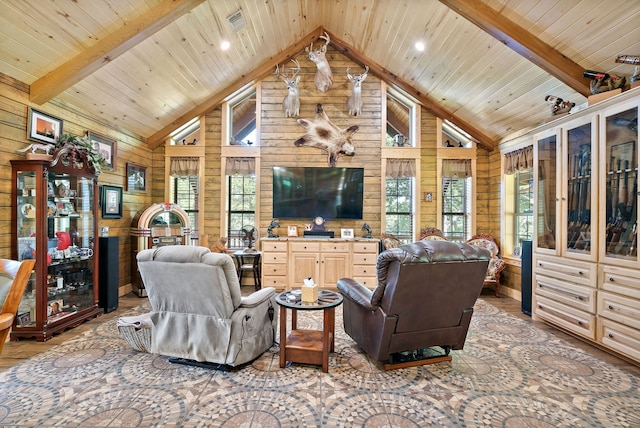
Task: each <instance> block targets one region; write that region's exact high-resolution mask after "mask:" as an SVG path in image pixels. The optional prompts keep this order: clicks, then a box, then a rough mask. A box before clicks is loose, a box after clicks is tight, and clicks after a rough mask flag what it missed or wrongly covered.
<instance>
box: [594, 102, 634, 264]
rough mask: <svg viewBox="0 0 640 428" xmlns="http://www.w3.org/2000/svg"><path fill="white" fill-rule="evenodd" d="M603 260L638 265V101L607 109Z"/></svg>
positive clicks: (603, 141)
mask: <svg viewBox="0 0 640 428" xmlns="http://www.w3.org/2000/svg"><path fill="white" fill-rule="evenodd" d="M601 134H602V135H601V144H602V153H603V156H604V162H603V166H604V171H603V173H602V180H603V181H604V183H602V184H601V186H602V187H601V188H602V189H604V192H603V193H602V194H601V207H602V208H601V209H602V210H603V211H604V212H603V214H602V215H603V218H602V220H601V222H600V225H601V230H602V231H603V234H602V240H603V243H602V245H601V247H600V260H601V261H603V262H605V263H608V264H614V265H619V266H626V267H632V268H637V267H638V250H637V229H638V101H637V100H634V101H631V102H627V103H624V104H621V105H618V106H616V107H614V108H611V109H608V110H605V111H603V113H602V125H601Z"/></svg>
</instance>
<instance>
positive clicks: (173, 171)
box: [169, 157, 200, 177]
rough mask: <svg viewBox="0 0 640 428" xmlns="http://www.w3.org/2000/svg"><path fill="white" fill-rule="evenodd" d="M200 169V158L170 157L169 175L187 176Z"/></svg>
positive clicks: (194, 173)
mask: <svg viewBox="0 0 640 428" xmlns="http://www.w3.org/2000/svg"><path fill="white" fill-rule="evenodd" d="M199 171H200V158H197V157H172V158H171V161H170V164H169V175H171V176H173V177H188V176H192V175H198V173H199Z"/></svg>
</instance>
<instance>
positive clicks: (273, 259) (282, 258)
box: [262, 253, 287, 265]
mask: <svg viewBox="0 0 640 428" xmlns="http://www.w3.org/2000/svg"><path fill="white" fill-rule="evenodd" d="M268 263H281V264H283V265H286V264H287V253H262V264H268Z"/></svg>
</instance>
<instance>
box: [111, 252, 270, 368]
mask: <svg viewBox="0 0 640 428" xmlns="http://www.w3.org/2000/svg"><path fill="white" fill-rule="evenodd" d="M137 260H138V269H139V270H140V275H141V277H142V281H143V282H144V286H145V289H146V290H147V294H148V296H149V302H150V303H151V308H152V311H151V312H150V313H149V314H146V315H145V316H142V317H123V318H121V319H120V320H119V322H118V327H119V329H125V328H126V327H133V328H137V330H136V331H137V332H138V333H139V334H140V335H144V334H145V333H146V334H148V335H149V336H150V343H148V345H146V346H144V347H143V348H147V347H148V350H149V351H150V352H151V353H155V354H161V355H166V356H169V357H174V359H173V360H171V361H173V362H186V363H189V362H190V361H195V362H207V363H214V364H219V365H223V366H230V367H235V366H238V365H241V364H244V363H247V362H249V361H252V360H254V359H255V358H257V357H259V356H260V355H261V354H262V353H263V352H265V351H266V350H267V349H269V347H271V345H273V343H274V332H275V328H276V324H277V311H275V310H274V309H275V289H274V288H273V287H265V288H263V289H261V290H259V291H256V292H254V293H252V294H251V295H249V296H242V295H241V292H240V283H239V282H238V275H237V271H236V268H235V264H234V262H233V259H232V258H231V257H230V256H229V255H228V254H222V253H213V252H211V251H210V250H209V249H208V248H206V247H194V246H184V245H172V246H166V247H160V248H157V249H149V250H143V251H141V252H139V253H138V255H137ZM145 329H146V331H145ZM129 333H130V329H129ZM149 333H150V334H149ZM125 338H127V337H126V336H125ZM129 343H132V341H129ZM132 345H133V344H132ZM134 347H135V346H134ZM137 349H139V350H147V349H140V347H137ZM176 359H179V360H176Z"/></svg>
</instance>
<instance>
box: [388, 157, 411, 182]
mask: <svg viewBox="0 0 640 428" xmlns="http://www.w3.org/2000/svg"><path fill="white" fill-rule="evenodd" d="M415 176H416V161H415V160H414V159H387V177H391V178H402V177H415Z"/></svg>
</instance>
